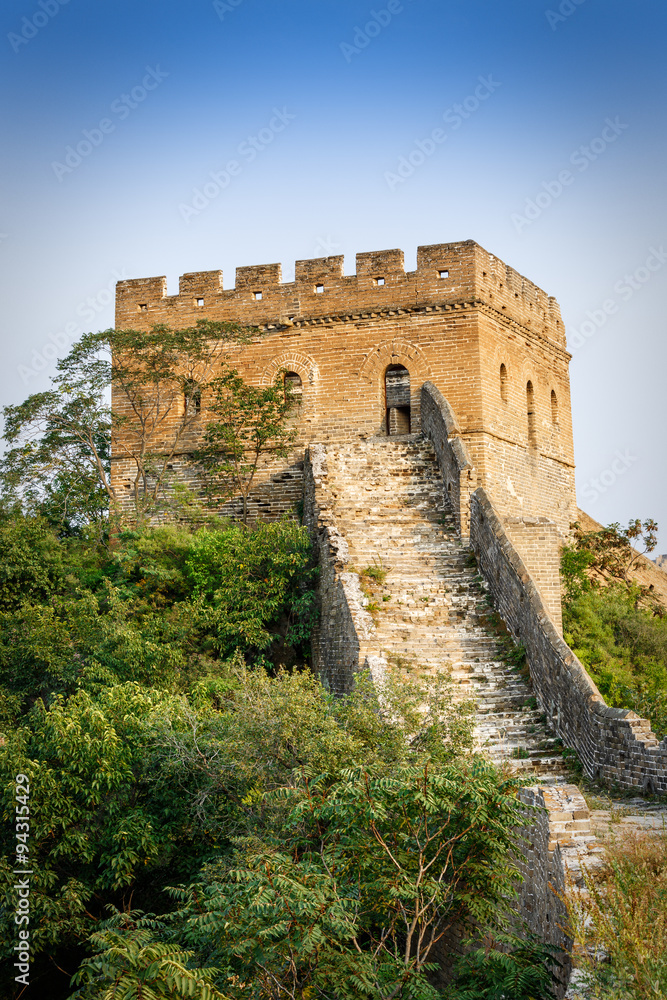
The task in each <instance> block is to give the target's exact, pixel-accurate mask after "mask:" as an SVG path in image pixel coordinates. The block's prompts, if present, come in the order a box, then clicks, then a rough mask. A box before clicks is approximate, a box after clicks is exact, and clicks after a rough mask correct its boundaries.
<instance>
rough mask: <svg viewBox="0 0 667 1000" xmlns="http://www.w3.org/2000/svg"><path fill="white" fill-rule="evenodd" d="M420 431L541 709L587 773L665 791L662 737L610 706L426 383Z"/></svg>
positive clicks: (666, 745) (438, 396) (447, 411)
mask: <svg viewBox="0 0 667 1000" xmlns="http://www.w3.org/2000/svg"><path fill="white" fill-rule="evenodd" d="M422 430H423V432H424V433H425V434H427V435H428V437H429V438H430V439H431V441H432V443H433V446H434V448H435V452H436V455H437V458H438V464H439V466H440V470H441V472H442V477H443V481H444V484H445V488H446V490H447V492H448V495H449V497H450V501H451V503H452V507H453V511H454V516H455V518H456V521H457V526H458V528H459V531H460V534H461V538H462V540H463V541H464V542H465V543H466V544H468V543H469V544H470V545H471V547H472V548H473V550H474V552H475V555H476V556H477V561H478V565H479V568H480V572H481V573H482V575H483V576H484V578H485V579H486V581H487V583H488V585H489V589H490V592H491V595H492V597H493V600H494V604H495V607H496V608H497V609H498V612H499V614H500V615H501V617H502V618H503V619H504V621H505V623H506V624H507V626H508V628H509V630H510V632H511V633H512V635H513V636H514V638H515V639H516V640H517V641H518V642H520V643H521V644H522V645H523V646H524V648H525V650H526V657H527V661H528V667H529V670H530V676H531V680H532V684H533V689H534V691H535V696H536V698H537V701H538V704H539V706H540V708H541V710H542V711H543V712H544V713H545V714H546V716H547V718H548V719H549V720H550V724H551V725H552V726H553V728H554V730H555V731H556V733H557V735H558V736H559V737H560V738H561V739H562V740H563V742H564V743H565V745H566V746H568V747H570V748H571V749H573V750H575V751H576V752H577V755H578V756H579V759H580V760H581V763H582V766H583V768H584V772H585V773H586V774H587V775H588V776H589V777H591V778H598V779H599V780H601V781H603V782H605V783H607V784H611V785H617V786H620V787H622V788H628V789H636V788H641V789H642V791H644V792H649V793H657V794H667V739H665V740H663V741H662V743H660V742H659V741H658V740H657V738H656V736H655V735H654V733H653V732H652V731H651V723H650V721H649V720H648V719H642V718H640V717H639V716H638V715H637V714H636V713H635V712H633V711H631V710H629V709H624V708H610V706H609V705H607V703H606V702H605V700H604V698H603V697H602V695H601V694H600V692H599V691H598V689H597V687H596V686H595V684H594V683H593V681H592V679H591V677H590V676H589V674H588V672H587V671H586V668H585V667H584V665H583V664H582V663H581V661H580V660H579V659H578V658H577V657H576V656H575V654H574V653H573V652H572V650H571V649H570V647H569V646H568V645H567V643H566V642H565V640H564V639H563V638H562V636H561V635H560V634H559V632H558V630H557V629H556V627H555V625H554V623H553V621H552V620H551V618H550V616H549V614H548V612H547V610H546V608H545V606H544V603H543V601H542V598H541V597H540V593H539V590H538V588H537V587H536V585H535V582H534V581H533V579H532V577H531V575H530V573H529V572H528V570H527V569H526V566H525V564H524V562H523V560H522V559H521V557H520V556H519V553H518V552H517V550H516V548H515V547H514V545H513V544H512V542H511V541H510V538H509V536H508V534H507V532H506V531H505V527H504V525H503V522H502V520H501V518H500V516H499V515H498V513H497V511H496V509H495V507H494V506H493V503H492V502H491V500H490V498H489V496H488V495H487V493H486V491H485V490H484V488H483V487H481V486H480V487H478V488H476V489H475V488H474V486H475V484H474V476H473V471H474V470H473V466H472V463H471V462H470V460H469V458H468V455H467V452H466V448H465V445H464V443H463V440H462V438H461V432H460V430H459V427H458V424H457V421H456V417H455V415H454V412H453V410H452V408H451V406H450V405H449V403H448V402H447V400H446V399H445V398H444V396H443V395H442V393H441V392H440V391H439V389H437V387H436V386H434V385H433V384H432V383H431V382H426V383H425V384H424V385H423V387H422Z"/></svg>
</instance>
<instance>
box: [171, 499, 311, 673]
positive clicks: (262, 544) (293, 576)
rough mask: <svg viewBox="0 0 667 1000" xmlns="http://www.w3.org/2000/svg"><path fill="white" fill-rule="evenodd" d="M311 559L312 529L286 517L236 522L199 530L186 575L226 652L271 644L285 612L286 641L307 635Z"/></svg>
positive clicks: (253, 648)
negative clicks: (256, 522) (255, 522)
mask: <svg viewBox="0 0 667 1000" xmlns="http://www.w3.org/2000/svg"><path fill="white" fill-rule="evenodd" d="M310 562H311V542H310V536H309V534H308V530H307V529H306V528H304V527H301V526H300V525H298V524H297V523H296V522H295V521H292V520H289V519H287V518H285V519H284V520H282V521H278V522H275V523H273V524H259V525H258V526H257V527H256V528H254V530H250V531H249V530H248V529H246V528H245V527H244V526H242V525H237V524H233V525H230V526H229V527H228V528H227V529H226V530H224V531H210V530H204V531H200V532H198V533H197V535H196V536H195V539H194V542H193V545H192V548H191V550H190V552H189V554H188V557H187V560H186V569H185V572H186V578H187V580H188V583H189V585H190V587H191V590H192V593H193V594H194V596H195V597H201V599H202V601H203V607H204V610H203V611H202V619H203V621H205V622H206V624H207V626H208V627H210V628H211V630H212V631H213V633H214V634H215V637H216V643H215V644H216V648H217V650H218V651H219V652H220V654H221V655H222V656H223V657H226V656H230V655H231V654H232V653H233V652H234V650H236V649H241V650H246V651H253V650H257V651H260V652H261V651H262V650H266V649H268V647H269V646H270V645H271V643H272V642H273V641H274V640H275V639H276V638H277V636H278V629H277V626H278V625H279V623H280V621H281V618H283V616H285V615H287V623H286V632H285V636H284V637H285V640H286V642H291V641H295V642H296V641H301V642H303V641H304V640H305V639H307V638H308V636H309V634H310V627H311V624H312V621H313V613H314V597H313V594H312V588H310V587H309V586H308V585H309V584H310V583H311V582H312V579H313V576H314V570H313V569H311V568H310Z"/></svg>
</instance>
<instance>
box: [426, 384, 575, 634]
mask: <svg viewBox="0 0 667 1000" xmlns="http://www.w3.org/2000/svg"><path fill="white" fill-rule="evenodd" d="M421 405H422V429H423V432H424V434H426V435H428V437H429V438H430V439H431V441H432V442H433V446H434V448H435V453H436V456H437V458H438V465H439V466H440V472H441V473H442V478H443V481H444V483H445V487H446V489H447V495H448V497H449V500H450V503H451V504H452V507H453V510H454V514H455V517H456V522H457V527H458V529H459V533H460V535H461V538H462V539H463V540H464V541H465V542H466V543H467V542H468V540H469V536H470V498H471V496H472V493H473V491H474V490H475V488H476V485H477V483H478V482H479V476H478V474H477V470H476V469H475V468H474V466H473V464H472V462H471V460H470V457H469V453H468V449H467V447H466V445H465V443H464V441H463V437H462V435H461V431H460V428H459V424H458V421H457V419H456V416H455V415H454V412H453V410H452V408H451V406H450V405H449V403H448V402H447V400H446V399H445V398H444V396H443V395H442V393H441V392H440V391H439V389H437V388H436V386H434V385H433V384H432V383H431V382H426V383H425V385H423V386H422V404H421ZM504 523H505V528H506V530H507V532H508V533H509V534H510V535H511V538H512V543H513V545H514V547H515V548H516V549H517V551H518V553H519V555H520V558H521V559H522V560H523V562H524V564H525V565H526V566H527V568H528V570H529V572H530V574H531V577H532V579H533V581H534V582H535V585H536V586H537V588H538V590H539V592H540V595H541V597H542V601H543V602H544V605H545V607H546V609H547V610H548V612H549V614H550V615H551V617H552V618H553V621H554V624H555V625H556V627H557V628H558V629H559V631H562V626H563V623H562V608H561V596H560V532H559V531H558V528H557V527H556V525H555V524H554V523H553V522H552V521H549V520H548V519H547V518H544V517H536V518H531V517H528V516H525V515H524V516H522V517H512V516H510V517H506V518H505V520H504Z"/></svg>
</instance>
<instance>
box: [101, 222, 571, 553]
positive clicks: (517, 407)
mask: <svg viewBox="0 0 667 1000" xmlns="http://www.w3.org/2000/svg"><path fill="white" fill-rule="evenodd" d="M318 289H320V290H318ZM198 303H201V304H198ZM204 317H206V318H208V319H211V320H233V321H238V322H241V323H243V324H249V325H254V326H256V327H257V329H258V333H257V336H256V337H255V338H254V339H253V341H252V343H250V344H248V345H246V346H244V347H243V348H238V347H237V348H231V347H230V352H231V353H230V362H231V363H232V364H234V365H235V366H236V367H237V368H238V370H239V371H240V372H241V374H242V375H243V377H244V378H246V379H247V380H248V381H250V382H252V383H254V384H266V383H268V382H270V381H271V380H272V378H273V377H274V376H275V374H276V372H278V371H280V370H281V369H285V370H287V371H293V372H295V373H296V374H298V375H299V376H300V378H301V380H302V385H303V402H302V406H301V411H300V415H299V418H298V423H297V430H298V439H297V442H296V444H297V446H298V447H299V448H300V449H301V451H303V449H304V448H305V447H307V446H308V445H309V444H311V443H317V442H321V443H326V442H328V441H331V442H333V441H341V440H353V439H358V438H359V437H362V438H363V437H368V436H373V435H377V434H384V433H386V430H387V428H386V400H385V385H384V380H385V372H386V370H387V368H388V367H389V366H390V365H395V364H398V365H403V366H404V367H405V368H407V370H408V372H409V375H410V409H411V414H410V417H411V423H410V429H411V430H412V431H413V432H415V431H419V429H420V426H421V413H420V410H421V388H422V386H423V385H424V383H425V382H431V383H432V384H433V385H434V386H436V387H437V388H438V389H439V391H440V392H441V393H442V394H443V395H444V396H445V397H446V398H447V400H448V401H449V403H450V405H451V406H452V408H453V410H454V412H455V413H456V414H457V420H458V424H459V427H460V434H461V440H462V441H463V442H465V444H466V445H467V447H468V450H469V454H470V456H471V461H472V464H473V466H474V467H475V469H476V470H477V476H478V483H477V485H483V486H484V487H485V488H487V489H488V490H489V491H490V493H491V495H492V496H493V497H494V500H495V501H496V502H497V503H498V505H499V509H501V510H502V511H503V513H507V514H511V515H515V516H522V515H525V514H528V515H530V516H542V517H548V518H549V519H550V520H553V521H554V523H556V525H557V526H558V529H559V531H560V532H561V534H563V535H566V534H567V533H568V531H569V526H570V523H571V522H572V521H574V520H575V519H576V504H575V493H574V479H573V463H574V459H573V454H574V451H573V442H572V427H571V419H570V403H569V381H568V362H569V354H568V353H567V351H566V347H565V331H564V328H563V324H562V320H561V318H560V311H559V309H558V304H557V303H556V301H555V299H553V298H550V297H549V296H547V295H546V293H545V292H543V291H542V290H541V289H539V288H537V287H536V286H535V285H534V284H533V283H532V282H530V281H528V279H526V278H524V277H522V276H521V275H519V274H517V272H516V271H514V270H513V269H512V268H510V267H508V266H507V265H505V264H503V263H502V261H499V260H498V258H496V257H494V256H493V255H491V254H489V253H488V252H487V251H485V250H484V249H483V248H482V247H480V246H479V245H478V244H476V243H475V242H473V241H472V240H468V241H465V242H461V243H442V244H437V245H434V246H425V247H419V248H418V253H417V268H416V270H415V271H411V272H406V271H405V269H404V266H403V254H402V251H400V250H386V251H378V252H371V253H361V254H358V255H357V266H356V274H354V275H344V274H343V258H342V257H327V258H321V259H317V260H306V261H297V262H296V268H295V280H294V281H293V282H287V283H281V270H280V265H278V264H267V265H259V266H256V267H243V268H238V269H237V274H236V285H235V287H234V288H230V289H225V288H224V287H223V282H222V273H221V272H220V271H209V272H196V273H192V274H186V275H183V277H182V278H181V280H180V287H179V294H178V295H168V294H167V288H166V280H165V279H164V278H162V277H159V278H144V279H139V280H132V281H122V282H119V283H118V286H117V310H116V325H117V326H118V327H121V328H138V329H150V327H151V326H152V325H153V324H155V323H166V324H168V325H170V326H172V327H176V328H178V327H186V326H192V325H193V324H195V323H196V322H197V320H199V319H202V318H204ZM501 365H504V370H505V372H506V376H505V378H504V380H502V384H501V376H500V372H501ZM527 380H531V382H532V384H533V386H534V408H535V421H536V428H537V429H536V443H535V444H534V446H531V444H530V442H529V436H528V423H527V412H526V384H527ZM552 391H553V392H555V393H556V396H557V407H556V411H557V412H556V417H557V419H556V420H554V419H552V418H553V412H552V406H551V395H550V394H551V392H552ZM205 397H206V394H205V393H204V398H203V399H202V416H201V423H202V424H203V423H204V422H205V419H206V398H205ZM115 405H116V406H117V407H119V408H120V407H121V402H120V401H116V403H115ZM119 412H120V410H119ZM174 419H177V408H176V407H175V409H174ZM120 463H121V452H120V449H118V450H117V454H115V455H114V456H113V459H112V466H113V479H114V482H117V481H119V479H120V478H121V475H122V473H121V465H120Z"/></svg>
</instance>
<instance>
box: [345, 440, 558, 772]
mask: <svg viewBox="0 0 667 1000" xmlns="http://www.w3.org/2000/svg"><path fill="white" fill-rule="evenodd" d="M327 469H328V478H327V486H326V489H327V491H328V495H329V497H330V498H331V500H332V509H333V513H334V520H335V523H336V526H337V527H338V529H339V530H340V531H341V532H342V534H343V535H344V536H345V538H346V540H347V543H348V548H349V558H350V564H351V565H352V566H354V568H355V569H356V571H357V572H359V573H361V574H362V577H361V580H362V586H363V587H366V589H367V591H368V593H369V596H368V598H367V599H366V604H367V606H369V607H371V608H372V614H373V618H374V621H375V628H374V630H373V635H372V638H371V640H370V645H372V647H373V649H375V650H377V652H378V653H383V654H384V655H385V656H386V657H387V658H388V659H389V661H390V662H391V661H392V658H394V662H399V663H404V665H405V667H406V668H407V667H408V666H410V667H411V668H412V669H418V670H420V671H421V673H422V674H424V675H439V674H443V673H447V674H448V675H449V676H450V677H451V680H452V682H453V683H454V686H455V690H456V697H457V698H461V699H468V698H472V699H474V701H475V703H476V727H475V740H476V745H477V746H478V747H480V748H482V749H483V750H484V752H485V753H488V754H489V755H490V756H491V757H492V758H493V759H495V760H498V761H505V762H510V763H511V764H512V766H513V767H515V768H516V769H517V770H518V771H521V772H526V771H528V772H531V773H534V774H536V775H540V780H548V781H550V782H556V783H558V782H559V781H561V780H564V775H565V771H566V769H565V765H564V761H563V758H562V755H561V754H560V752H559V749H560V743H559V742H558V741H557V740H555V739H554V737H553V736H551V735H550V734H549V733H548V732H547V730H546V728H545V726H544V722H543V719H542V716H541V715H540V713H539V711H538V710H536V709H535V708H533V707H532V705H534V699H533V693H532V689H531V687H530V684H529V683H528V682H527V680H525V679H524V678H523V676H521V675H519V674H518V673H517V672H516V670H515V668H514V667H512V666H510V665H508V664H507V663H505V662H504V661H502V660H501V659H499V636H498V635H496V634H495V632H494V631H493V630H492V628H491V626H490V624H489V621H488V617H489V614H490V610H491V609H490V607H489V604H488V598H487V590H486V587H485V585H484V584H483V581H482V580H481V579H480V577H479V575H478V571H477V567H476V564H475V561H474V558H472V557H471V552H470V550H469V549H467V548H466V547H465V546H463V545H462V543H461V541H460V538H459V536H458V534H457V533H456V530H455V523H454V518H453V516H452V512H451V510H450V509H449V506H448V500H447V497H446V495H445V492H444V489H443V485H442V478H441V475H440V471H439V469H438V465H437V461H436V458H435V453H434V450H433V448H432V446H431V444H430V442H428V441H427V440H425V439H423V438H413V437H410V438H409V439H405V438H404V439H401V440H395V439H392V438H378V439H372V440H368V441H364V442H359V443H355V444H346V445H339V446H329V447H328V448H327ZM372 566H376V567H381V568H383V569H384V570H385V571H386V576H385V577H384V579H383V580H382V582H381V583H380V582H378V581H374V580H373V579H372V578H371V577H365V576H363V571H364V570H365V569H366V568H367V567H372ZM385 596H386V597H388V600H386V601H384V600H382V598H383V597H385ZM543 776H546V777H543Z"/></svg>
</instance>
